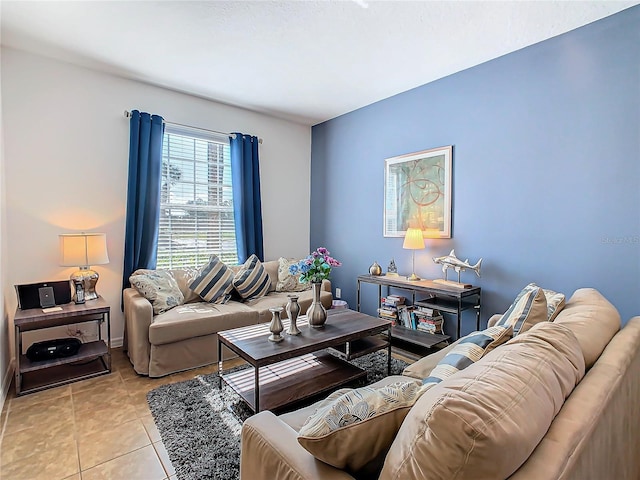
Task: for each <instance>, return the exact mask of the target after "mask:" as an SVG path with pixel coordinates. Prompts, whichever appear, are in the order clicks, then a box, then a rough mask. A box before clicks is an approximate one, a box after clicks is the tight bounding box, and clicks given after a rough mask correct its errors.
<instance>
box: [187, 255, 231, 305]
mask: <svg viewBox="0 0 640 480" xmlns="http://www.w3.org/2000/svg"><path fill="white" fill-rule="evenodd" d="M233 277H234V272H233V270H231V269H230V268H228V267H227V266H226V265H225V264H224V263H222V260H220V259H219V258H218V257H217V256H216V255H211V258H210V259H209V262H208V263H207V264H206V265H204V266H202V268H201V269H200V271H199V272H198V276H197V277H196V278H195V279H194V280H193V282H191V283H190V284H189V288H190V289H191V290H193V291H194V292H196V293H197V294H198V295H200V297H202V299H203V300H205V301H207V302H210V303H226V302H227V301H228V300H229V298H230V296H231V295H230V294H231V291H232V290H233Z"/></svg>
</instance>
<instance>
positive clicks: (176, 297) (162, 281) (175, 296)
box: [129, 270, 184, 315]
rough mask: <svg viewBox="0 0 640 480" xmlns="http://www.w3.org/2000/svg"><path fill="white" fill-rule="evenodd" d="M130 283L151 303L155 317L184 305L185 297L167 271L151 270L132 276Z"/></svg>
mask: <svg viewBox="0 0 640 480" xmlns="http://www.w3.org/2000/svg"><path fill="white" fill-rule="evenodd" d="M129 282H130V283H131V286H133V287H134V288H135V289H136V290H138V292H140V295H142V296H143V297H144V298H146V299H147V300H149V302H151V305H152V306H153V313H154V315H159V314H160V313H162V312H166V311H167V310H171V309H172V308H173V307H177V306H178V305H182V304H183V303H184V295H182V292H181V291H180V287H178V282H176V280H175V278H173V275H171V273H170V272H167V271H166V270H151V271H149V272H147V273H142V274H138V275H131V276H130V277H129Z"/></svg>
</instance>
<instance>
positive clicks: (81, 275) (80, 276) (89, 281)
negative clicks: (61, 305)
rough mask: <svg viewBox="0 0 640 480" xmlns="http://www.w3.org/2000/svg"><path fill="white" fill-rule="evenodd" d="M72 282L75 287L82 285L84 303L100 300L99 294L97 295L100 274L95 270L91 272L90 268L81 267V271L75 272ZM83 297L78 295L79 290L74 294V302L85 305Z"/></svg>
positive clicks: (72, 275)
mask: <svg viewBox="0 0 640 480" xmlns="http://www.w3.org/2000/svg"><path fill="white" fill-rule="evenodd" d="M70 278H71V281H72V282H73V285H74V287H75V285H77V284H78V283H79V284H81V285H82V287H83V289H84V301H87V300H95V299H96V298H98V294H97V293H96V283H98V278H100V275H98V272H96V271H95V270H91V269H90V268H89V267H80V270H78V271H76V272H73V273H72V274H71V277H70ZM79 297H81V295H80V296H79V295H78V289H77V288H76V291H75V292H74V293H73V301H74V302H76V303H84V301H83V300H82V298H79Z"/></svg>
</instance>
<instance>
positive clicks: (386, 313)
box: [378, 295, 405, 325]
mask: <svg viewBox="0 0 640 480" xmlns="http://www.w3.org/2000/svg"><path fill="white" fill-rule="evenodd" d="M381 300H382V301H381V304H380V308H378V316H379V317H380V318H386V319H387V320H391V321H392V322H393V325H397V324H398V323H399V321H398V309H399V308H400V307H401V306H403V305H404V300H405V298H404V297H402V296H400V295H387V296H386V297H382V299H381Z"/></svg>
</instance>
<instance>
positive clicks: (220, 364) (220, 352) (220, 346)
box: [218, 337, 222, 390]
mask: <svg viewBox="0 0 640 480" xmlns="http://www.w3.org/2000/svg"><path fill="white" fill-rule="evenodd" d="M218 388H219V389H220V390H222V342H221V341H220V337H218Z"/></svg>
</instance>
